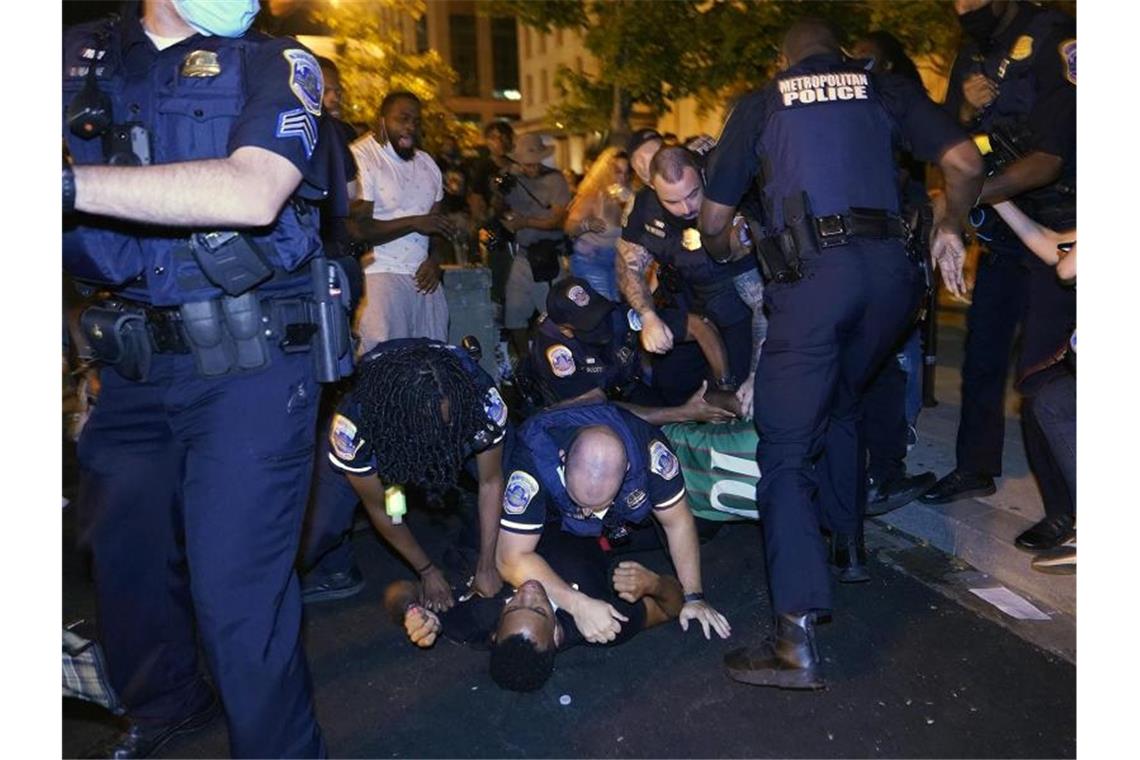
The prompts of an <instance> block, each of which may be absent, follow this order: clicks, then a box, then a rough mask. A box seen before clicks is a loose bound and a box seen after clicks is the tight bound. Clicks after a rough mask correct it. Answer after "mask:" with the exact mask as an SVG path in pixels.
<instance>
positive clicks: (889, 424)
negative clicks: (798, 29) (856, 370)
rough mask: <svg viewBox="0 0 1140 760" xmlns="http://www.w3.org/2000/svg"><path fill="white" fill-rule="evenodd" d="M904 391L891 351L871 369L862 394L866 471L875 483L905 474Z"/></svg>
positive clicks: (903, 376) (901, 373)
mask: <svg viewBox="0 0 1140 760" xmlns="http://www.w3.org/2000/svg"><path fill="white" fill-rule="evenodd" d="M896 348H897V347H896ZM906 393H907V373H906V370H904V369H903V368H902V365H901V364H899V362H898V359H897V358H896V357H895V353H894V351H892V352H891V353H890V354H889V355H888V356H887V358H886V359H885V360H884V361H883V363H882V365H880V366H879V368H878V369H877V370H876V371H875V374H874V375H873V377H872V379H871V383H870V385H868V386H867V391H866V393H865V394H864V397H863V435H864V440H865V442H866V444H867V453H868V461H867V474H868V475H869V476H870V477H872V478H874V479H875V481H876V482H879V483H883V482H886V481H888V480H892V479H894V478H899V477H902V476H903V475H905V474H906V462H905V461H904V460H905V459H906V438H907V419H906Z"/></svg>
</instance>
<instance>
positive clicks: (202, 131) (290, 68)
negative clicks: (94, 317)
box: [63, 17, 328, 306]
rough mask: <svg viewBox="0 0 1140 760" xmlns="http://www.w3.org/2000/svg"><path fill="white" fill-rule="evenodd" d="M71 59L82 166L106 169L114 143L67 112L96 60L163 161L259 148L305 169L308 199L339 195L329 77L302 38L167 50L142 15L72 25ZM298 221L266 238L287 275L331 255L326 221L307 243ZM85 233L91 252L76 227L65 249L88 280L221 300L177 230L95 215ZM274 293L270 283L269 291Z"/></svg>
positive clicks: (170, 298) (115, 99)
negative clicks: (325, 245) (325, 135)
mask: <svg viewBox="0 0 1140 760" xmlns="http://www.w3.org/2000/svg"><path fill="white" fill-rule="evenodd" d="M100 35H104V36H103V37H102V38H101V37H100ZM63 56H64V61H63V74H64V81H63V108H64V119H63V121H64V125H65V126H64V136H65V138H66V140H67V145H68V148H69V149H70V151H71V154H72V156H73V158H74V160H75V163H76V164H78V165H84V164H104V163H106V157H105V156H104V151H103V141H102V140H100V139H98V138H93V139H81V138H78V137H76V136H75V135H73V134H71V132H70V131H69V130H68V128H67V126H66V123H67V119H66V110H67V107H68V105H69V104H70V102H71V100H72V98H73V97H74V96H75V95H76V94H77V93H78V92H79V91H80V90H81V89H82V88H83V87H84V85H85V83H86V77H87V70H88V67H89V66H90V65H91V63H92V62H93V61H95V62H96V64H95V73H96V78H97V81H98V86H99V88H100V89H101V90H103V91H104V92H106V93H108V94H109V95H110V97H111V101H112V115H113V118H114V121H115V123H124V122H137V123H139V124H141V125H142V127H144V128H145V129H146V130H147V135H146V137H145V138H144V140H145V142H146V145H147V149H148V150H149V153H150V161H151V163H154V164H169V163H177V162H183V161H197V160H203V159H219V158H226V157H228V156H229V155H231V154H232V153H233V152H234V151H236V150H237V149H238V148H243V147H257V148H262V149H264V150H268V151H270V152H272V153H275V154H277V155H279V156H281V157H283V158H285V159H287V160H288V161H289V162H290V163H292V164H293V165H294V166H295V167H296V168H297V170H298V171H299V172H300V173H301V175H302V178H303V181H302V187H301V188H299V192H305V191H306V190H308V191H309V194H311V195H313V196H315V197H323V194H324V192H325V191H326V190H327V189H328V179H327V177H326V176H324V175H323V173H322V172H321V171H319V169H318V167H316V166H315V165H314V164H315V162H314V161H313V160H312V159H313V155H314V152H315V151H316V149H317V135H318V123H317V119H318V118H319V117H320V115H321V97H322V94H323V79H322V77H321V69H320V66H319V65H318V64H317V61H316V59H315V58H314V57H313V55H312V53H310V52H309V51H308V50H307V49H305V48H304V47H303V46H302V45H301V44H300V43H298V42H297V41H296V40H293V39H290V38H280V39H275V38H271V37H268V36H267V35H264V34H261V33H259V32H248V33H246V35H244V36H243V37H242V38H239V39H229V38H226V37H218V36H202V35H199V34H194V35H191V36H190V37H187V38H186V39H184V40H180V41H179V42H176V43H174V44H173V45H170V46H168V47H166V48H164V49H162V50H158V49H157V48H156V47H155V44H154V43H153V42H152V41H151V40H150V38H149V37H148V36H147V34H146V33H145V32H144V31H143V28H142V25H141V23H140V21H139V19H138V18H137V17H136V18H126V19H123V20H122V21H121V22H119V23H118V24H117V26H114V27H113V26H111V25H110V24H109V22H108V21H106V20H103V21H98V22H91V23H88V24H81V25H79V26H76V27H73V28H71V29H69V30H68V31H67V32H66V33H65V38H64V45H63ZM298 224H300V225H301V226H308V225H309V223H308V222H305V221H304V220H301V221H300V222H298V221H297V214H296V212H295V210H293V209H291V208H290V206H289V204H286V207H285V210H283V211H282V214H281V216H280V217H279V219H278V222H277V224H276V225H275V226H274V227H270V228H269V229H268V230H258V231H257V232H256V233H255V235H254V239H255V240H257V241H258V242H259V243H263V244H265V245H267V246H269V247H270V248H271V249H272V251H273V254H272V255H273V258H275V259H280V260H274V261H273V263H274V264H275V266H280V267H282V268H284V269H286V270H287V271H293V270H295V269H296V268H298V267H299V266H300V264H301V263H302V262H303V261H304V260H305V259H307V258H309V257H310V256H311V255H312V254H313V253H315V252H317V251H319V235H318V233H317V229H316V227H317V225H316V223H315V220H314V221H313V223H311V227H312V236H311V238H310V239H308V240H302V237H303V235H301V234H299V231H298V229H297V225H298ZM88 225H89V226H88ZM76 232H77V233H78V234H79V238H78V240H79V241H82V243H81V244H80V245H76V246H73V245H71V244H69V238H68V234H67V231H65V242H64V268H65V269H66V270H67V271H68V272H69V273H71V274H73V275H74V276H76V277H79V278H81V279H84V280H89V281H92V282H97V283H103V284H107V285H111V286H118V285H123V284H124V283H126V284H127V285H126V286H124V287H123V288H122V289H121V291H120V292H122V293H124V294H126V295H127V296H128V297H130V298H133V299H136V300H140V301H147V302H150V303H152V304H154V305H158V306H166V305H174V304H178V303H182V302H184V301H186V300H201V299H202V298H206V297H212V296H213V295H215V294H216V293H218V292H219V291H218V289H217V288H214V287H213V286H211V285H210V284H209V283H208V282H206V281H205V280H204V279H203V278H201V276H200V275H199V274H198V273H197V272H196V271H195V269H194V268H192V267H190V268H188V267H187V266H186V265H184V264H183V263H181V262H180V261H178V260H176V259H175V252H174V249H175V248H176V247H177V245H179V241H178V240H177V239H176V238H172V237H171V236H170V235H169V233H168V232H167V231H162V232H161V233H160V234H155V233H154V231H153V230H151V229H149V228H145V227H141V226H131V225H121V224H115V225H110V224H108V223H107V222H106V221H104V220H100V219H97V218H84V219H83V220H82V224H81V226H80V227H78V228H77V230H76ZM306 234H307V233H306ZM282 236H285V237H284V238H283V237H282ZM137 241H141V249H140V246H139V242H137ZM84 245H94V246H95V247H96V248H99V249H102V250H106V249H109V248H115V249H119V253H118V255H116V256H114V257H106V256H104V257H100V258H99V260H95V259H93V258H92V257H91V256H90V255H89V254H86V253H84V252H83V250H82V249H83V246H84ZM274 288H275V286H273V285H272V284H269V285H266V286H263V287H262V288H261V290H264V291H269V290H273V289H274Z"/></svg>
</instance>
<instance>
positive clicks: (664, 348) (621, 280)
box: [614, 238, 673, 354]
mask: <svg viewBox="0 0 1140 760" xmlns="http://www.w3.org/2000/svg"><path fill="white" fill-rule="evenodd" d="M617 252H618V255H617V258H615V259H614V266H615V267H616V268H617V282H618V289H619V290H621V294H622V296H624V297H625V300H626V301H627V302H628V303H629V305H630V306H632V307H633V309H634V311H636V312H637V313H638V315H639V316H640V317H641V345H642V347H643V348H644V349H645V350H646V351H650V352H652V353H655V354H664V353H668V352H669V351H670V350H672V348H673V331H672V330H670V329H669V327H668V326H667V325H666V324H665V323H664V322H662V321H661V318H660V317H659V316H657V312H656V311H655V310H654V309H653V294H652V293H650V292H649V284H648V283H647V282H646V281H645V270H646V268H647V267H648V266H649V262H650V261H651V260H652V258H653V257H652V256H651V255H650V254H649V251H647V250H645V248H643V247H642V246H640V245H638V244H637V243H631V242H629V241H628V240H625V239H624V238H618V241H617Z"/></svg>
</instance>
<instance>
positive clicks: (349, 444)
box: [329, 414, 364, 462]
mask: <svg viewBox="0 0 1140 760" xmlns="http://www.w3.org/2000/svg"><path fill="white" fill-rule="evenodd" d="M329 443H330V444H332V448H333V453H334V454H336V456H337V458H338V459H343V460H344V461H346V462H351V461H352V460H353V459H355V458H356V455H357V453H358V452H359V451H360V447H361V446H363V445H364V441H357V440H356V425H355V423H353V421H352V420H350V419H349V418H348V417H345V416H344V415H341V414H336V415H333V421H332V428H331V429H330V430H329Z"/></svg>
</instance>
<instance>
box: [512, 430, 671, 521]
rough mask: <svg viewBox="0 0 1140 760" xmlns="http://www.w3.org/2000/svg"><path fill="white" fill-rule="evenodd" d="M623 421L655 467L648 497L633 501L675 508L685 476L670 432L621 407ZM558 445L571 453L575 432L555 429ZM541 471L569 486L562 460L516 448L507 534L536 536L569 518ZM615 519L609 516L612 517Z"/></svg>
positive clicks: (619, 507)
mask: <svg viewBox="0 0 1140 760" xmlns="http://www.w3.org/2000/svg"><path fill="white" fill-rule="evenodd" d="M618 411H619V413H620V414H621V417H622V419H623V420H624V422H625V423H626V426H627V427H628V428H629V431H630V433H631V435H632V437H633V441H634V445H637V446H640V447H641V448H642V450H643V451H644V454H645V457H646V462H647V463H648V466H649V473H648V478H647V486H646V487H647V490H648V494H647V495H646V494H640V493H638V492H636V491H635V492H634V493H633V494H631V495H630V497H631V498H637V497H642V498H644V497H645V496H647V497H648V499H649V500H650V502H651V503H652V504H653V509H654V510H664V509H668V508H670V507H672V506H674V505H675V504H676V503H677V502H678V501H680V500H681V499H682V498H683V497H684V496H685V478H684V477H683V475H682V474H681V465H680V462H679V461H678V459H677V454H676V452H674V451H673V447H672V446H671V445H670V443H669V441H668V439H667V438H666V437H665V434H664V433H662V432H661V430H660V428H658V427H657V426H656V425H651V424H650V423H648V422H646V421H645V420H643V419H641V418H640V417H636V416H634V415H632V414H629V413H628V412H626V411H624V410H621V409H619V410H618ZM552 432H553V437H554V440H555V442H556V443H557V444H558V446H559V447H560V448H561V449H562V450H566V448H567V447H568V446H569V444H570V441H571V439H572V437H573V434H574V432H575V431H574V430H568V429H557V430H554V431H552ZM540 468H556V469H557V472H558V476H559V478H561V479H562V480H563V482H565V472H564V469H563V465H562V463H561V462H560V461H558V460H554V461H552V462H537V461H535V460H534V457H533V455H532V453H531V452H530V451H528V450H527V449H526V448H525V447H523V446H515V448H514V451H512V452H511V455H510V458H509V460H508V461H507V467H506V471H507V472H509V473H510V475H509V476H508V477H507V485H506V488H505V489H504V491H503V509H502V515H501V516H500V520H499V525H500V526H502V528H503V530H507V531H510V532H511V533H522V534H534V535H537V534H539V533H540V532H541V531H542V527H543V525H544V524H546V523H547V522H553V521H558V520H561V519H562V518H563V515H562V514H561V513H560V510H559V507H558V504H557V503H555V501H554V500H553V498H552V497H551V494H550V493H548V492H547V490H546V489H545V488H543V487H542V486H541V482H542V480H541V478H540V477H539V475H538V473H539V472H540ZM639 504H640V502H639V503H638V504H618V503H616V502H615V503H614V504H612V505H611V506H610V510H618V513H617V514H616V515H615V516H616V517H621V515H622V514H623V513H625V512H630V511H632V510H633V509H635V508H637V507H638V506H639ZM606 516H607V517H609V513H608V512H607V513H606ZM574 519H581V518H574ZM594 520H597V521H600V520H601V518H600V517H598V515H597V514H594V515H592V516H590V517H588V518H585V520H584V521H585V522H589V521H594Z"/></svg>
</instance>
